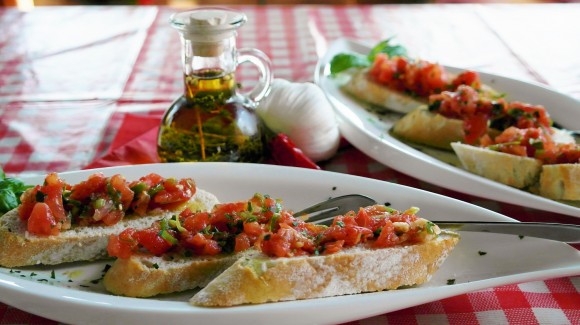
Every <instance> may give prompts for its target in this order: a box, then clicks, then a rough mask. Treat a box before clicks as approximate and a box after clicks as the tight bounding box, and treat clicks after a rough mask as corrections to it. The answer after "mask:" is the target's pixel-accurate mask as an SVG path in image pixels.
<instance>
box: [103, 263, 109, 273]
mask: <svg viewBox="0 0 580 325" xmlns="http://www.w3.org/2000/svg"><path fill="white" fill-rule="evenodd" d="M110 268H111V264H106V265H105V267H104V268H103V270H102V271H101V272H102V273H107V271H108V270H109V269H110Z"/></svg>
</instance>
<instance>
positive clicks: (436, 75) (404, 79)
mask: <svg viewBox="0 0 580 325" xmlns="http://www.w3.org/2000/svg"><path fill="white" fill-rule="evenodd" d="M369 76H370V77H371V79H373V80H375V81H376V82H377V83H380V84H383V85H385V86H387V87H389V88H391V89H394V90H397V91H401V92H406V93H412V94H414V95H416V96H419V97H427V96H429V95H431V94H437V93H440V92H441V91H443V90H445V89H448V88H449V82H448V80H447V79H448V78H447V73H446V72H445V70H444V69H443V67H442V66H441V65H439V64H434V63H430V62H427V61H424V60H417V61H414V62H409V61H407V59H405V58H403V57H393V58H389V57H388V55H387V54H384V53H380V54H378V55H377V56H376V58H375V61H374V62H373V65H372V67H371V68H370V70H369Z"/></svg>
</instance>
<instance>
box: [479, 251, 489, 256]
mask: <svg viewBox="0 0 580 325" xmlns="http://www.w3.org/2000/svg"><path fill="white" fill-rule="evenodd" d="M477 253H478V254H479V256H483V255H485V254H487V252H484V251H479V252H477Z"/></svg>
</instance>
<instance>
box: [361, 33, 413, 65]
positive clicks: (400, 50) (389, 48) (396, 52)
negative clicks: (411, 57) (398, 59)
mask: <svg viewBox="0 0 580 325" xmlns="http://www.w3.org/2000/svg"><path fill="white" fill-rule="evenodd" d="M392 39H393V38H392V37H391V38H389V39H387V40H384V41H382V42H380V43H379V44H377V45H375V47H373V48H372V49H371V51H370V52H369V54H368V61H369V62H373V61H374V60H375V57H376V56H377V54H379V53H386V54H387V55H388V56H389V57H390V58H392V57H395V56H402V57H405V58H407V57H408V54H407V49H406V48H404V47H403V46H401V45H393V44H391V43H392V42H391V40H392Z"/></svg>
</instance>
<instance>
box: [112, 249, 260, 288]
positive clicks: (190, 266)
mask: <svg viewBox="0 0 580 325" xmlns="http://www.w3.org/2000/svg"><path fill="white" fill-rule="evenodd" d="M252 252H253V251H252ZM248 254H250V252H245V253H240V254H227V255H226V254H222V255H216V256H201V257H191V256H190V257H185V256H183V255H177V254H167V255H164V256H161V257H158V256H154V255H150V254H136V255H132V256H131V257H129V258H118V259H117V260H115V262H114V263H113V265H112V266H111V268H110V269H109V270H108V271H107V273H106V274H105V277H104V279H103V284H104V286H105V289H106V290H107V291H109V292H111V293H113V294H116V295H121V296H128V297H139V298H145V297H152V296H156V295H159V294H167V293H174V292H180V291H185V290H190V289H195V288H198V287H199V288H201V287H204V286H206V285H207V284H208V283H209V282H210V281H211V280H213V279H214V278H215V277H216V276H218V275H219V274H220V273H222V272H223V271H224V270H225V269H226V268H228V267H230V266H231V265H232V264H233V263H234V262H235V261H236V260H238V259H239V258H240V257H241V256H244V255H248Z"/></svg>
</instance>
